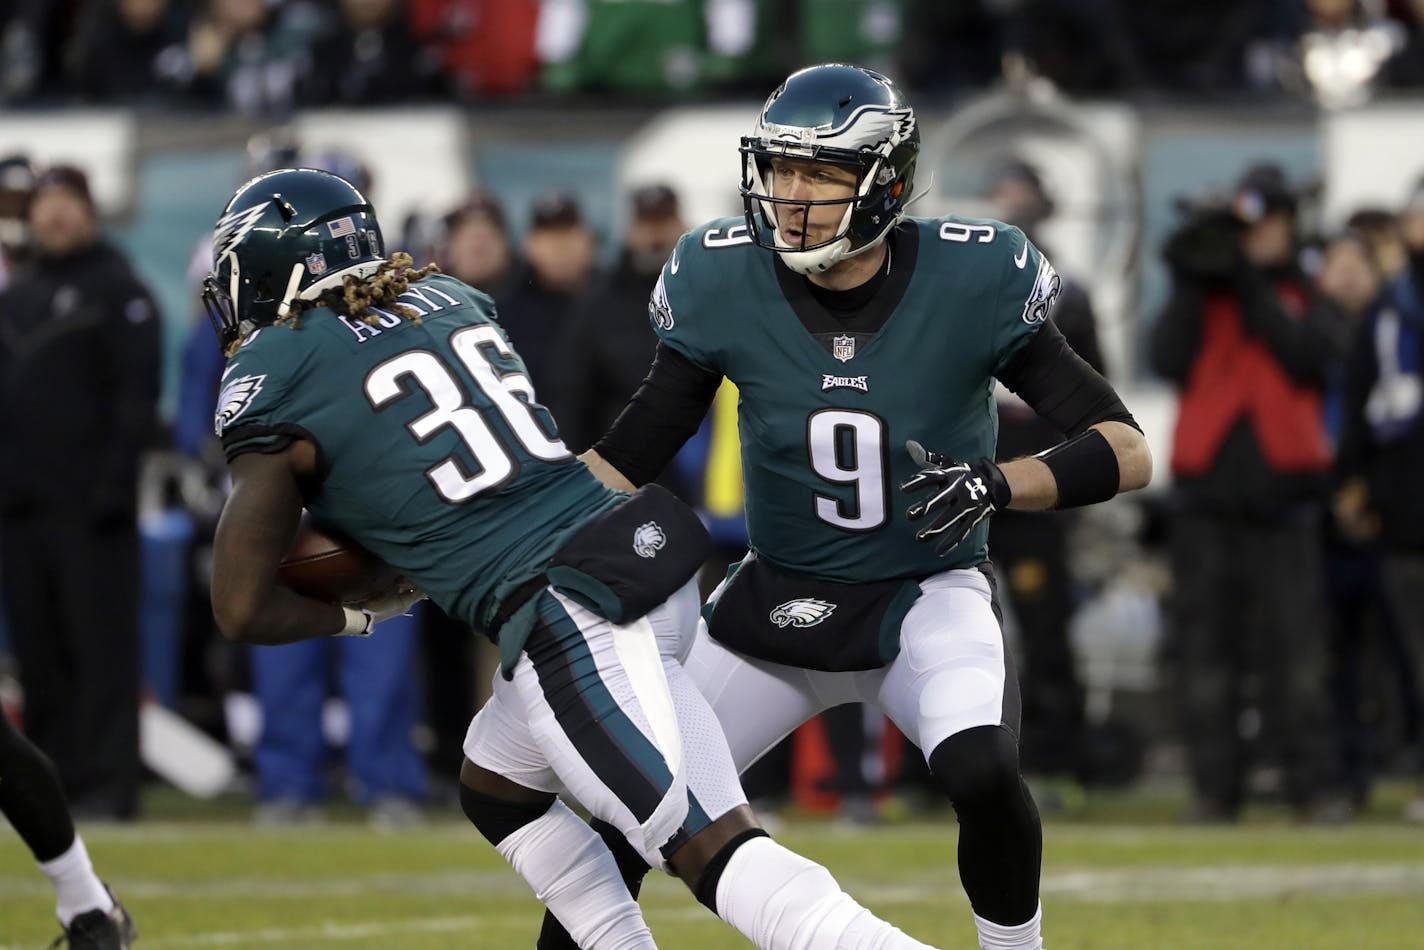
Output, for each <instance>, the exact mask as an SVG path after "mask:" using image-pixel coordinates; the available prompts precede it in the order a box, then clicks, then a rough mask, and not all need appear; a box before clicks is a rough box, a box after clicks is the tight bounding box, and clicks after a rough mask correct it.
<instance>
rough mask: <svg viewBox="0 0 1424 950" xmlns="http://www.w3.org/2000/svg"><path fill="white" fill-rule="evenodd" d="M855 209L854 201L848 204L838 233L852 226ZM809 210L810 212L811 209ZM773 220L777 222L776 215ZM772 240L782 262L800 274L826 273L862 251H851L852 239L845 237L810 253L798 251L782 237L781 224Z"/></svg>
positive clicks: (778, 224) (774, 230) (773, 232)
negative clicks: (851, 217)
mask: <svg viewBox="0 0 1424 950" xmlns="http://www.w3.org/2000/svg"><path fill="white" fill-rule="evenodd" d="M854 207H855V202H854V200H852V201H850V202H848V203H847V204H846V209H845V213H844V214H842V215H841V223H840V225H839V227H837V229H836V230H837V231H841V230H844V229H845V228H846V227H847V225H849V224H850V214H851V210H852V209H853V208H854ZM807 210H808V212H809V208H808V209H807ZM772 220H773V221H776V218H775V215H774V214H773V216H772ZM772 240H774V241H775V242H776V244H777V249H776V253H777V254H779V255H781V262H782V263H783V264H785V265H786V266H787V267H789V268H791V269H792V270H793V271H795V272H796V273H798V274H822V273H825V272H826V271H828V270H830V269H831V268H832V267H835V266H836V265H837V264H839V263H840V262H841V261H842V260H844V259H845V258H847V257H854V256H855V255H856V254H859V253H860V250H855V251H852V250H851V249H850V237H849V236H844V235H843V236H842V237H840V238H839V239H837V240H835V241H832V242H831V243H830V244H827V245H826V246H824V247H816V248H812V249H811V250H809V251H799V250H796V249H795V248H794V247H793V246H792V245H791V244H789V243H787V241H786V239H785V238H783V237H782V236H781V225H780V223H777V225H776V227H774V228H773V229H772ZM861 250H863V248H862V249H861Z"/></svg>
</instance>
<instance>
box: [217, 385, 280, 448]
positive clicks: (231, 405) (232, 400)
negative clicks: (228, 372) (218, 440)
mask: <svg viewBox="0 0 1424 950" xmlns="http://www.w3.org/2000/svg"><path fill="white" fill-rule="evenodd" d="M266 378H267V375H266V374H265V373H264V374H262V375H260V376H238V377H236V378H234V379H230V380H225V381H224V382H223V387H222V391H221V392H220V393H218V411H217V415H215V416H214V417H213V433H214V434H215V435H222V434H223V430H224V429H226V428H227V427H228V426H230V425H232V423H233V420H235V419H236V418H237V417H238V416H240V415H242V414H243V413H244V412H246V411H247V407H248V406H250V405H252V400H253V399H255V398H257V394H258V393H260V392H261V391H262V381H263V380H265V379H266Z"/></svg>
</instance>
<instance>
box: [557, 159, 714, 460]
mask: <svg viewBox="0 0 1424 950" xmlns="http://www.w3.org/2000/svg"><path fill="white" fill-rule="evenodd" d="M629 211H630V212H631V213H630V215H629V220H628V231H627V235H626V236H625V238H624V242H623V249H622V252H621V253H620V254H619V256H618V263H617V265H616V266H615V267H614V268H613V270H612V271H611V272H610V273H609V274H608V275H607V276H606V277H604V278H603V279H602V280H600V281H599V282H598V284H597V285H596V286H595V287H594V288H593V289H592V290H590V291H589V293H588V294H587V295H585V296H584V297H582V298H581V299H580V300H579V301H578V303H577V304H576V305H575V306H574V308H573V310H572V312H571V313H570V315H569V325H568V330H567V332H566V333H565V335H564V339H563V344H562V347H561V351H560V353H559V356H558V364H557V366H558V368H557V370H556V372H555V373H554V379H555V380H556V381H557V382H558V384H559V389H558V390H557V391H556V394H555V395H554V397H553V401H554V410H555V416H556V417H557V418H558V420H559V432H560V434H561V435H562V436H563V438H564V441H565V442H566V443H567V444H568V446H569V448H571V449H573V450H574V451H576V452H581V451H583V450H584V449H586V448H588V447H589V446H590V445H592V444H593V440H594V439H596V438H598V436H600V435H602V434H603V432H604V431H605V430H606V429H607V428H608V427H609V426H610V425H612V423H613V420H614V419H616V418H617V417H618V413H619V412H621V411H622V409H623V406H624V405H625V404H626V403H627V402H628V397H630V396H632V395H633V392H634V391H635V390H636V389H637V388H638V384H639V383H641V382H642V381H643V377H644V376H645V375H647V369H648V363H649V362H651V361H652V358H653V350H655V349H656V348H657V345H658V338H657V335H656V334H655V333H653V328H652V326H651V325H650V324H649V323H648V296H649V295H650V294H651V293H652V292H653V285H654V284H656V283H657V282H658V274H659V272H660V271H661V270H662V267H663V263H664V262H665V261H666V260H667V259H668V255H669V254H671V253H672V249H673V247H674V246H675V245H676V244H677V239H678V238H680V237H681V236H682V232H683V231H685V230H687V222H686V220H685V219H684V218H683V217H682V212H681V209H680V208H679V206H678V200H677V195H676V193H674V192H673V190H672V189H671V188H669V187H668V186H667V185H663V184H653V185H645V186H643V187H641V188H638V189H637V190H635V191H634V192H633V193H632V195H631V196H630V199H629ZM668 487H676V486H668Z"/></svg>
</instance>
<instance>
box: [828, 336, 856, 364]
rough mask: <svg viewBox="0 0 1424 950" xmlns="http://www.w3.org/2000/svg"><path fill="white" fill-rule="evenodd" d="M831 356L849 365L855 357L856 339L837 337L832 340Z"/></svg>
mask: <svg viewBox="0 0 1424 950" xmlns="http://www.w3.org/2000/svg"><path fill="white" fill-rule="evenodd" d="M831 355H832V356H834V357H835V358H836V359H838V360H840V361H841V362H842V363H847V362H849V361H850V358H851V357H852V356H854V355H855V337H853V336H837V337H832V338H831Z"/></svg>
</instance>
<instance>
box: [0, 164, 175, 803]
mask: <svg viewBox="0 0 1424 950" xmlns="http://www.w3.org/2000/svg"><path fill="white" fill-rule="evenodd" d="M28 220H29V225H30V229H31V234H32V236H33V239H34V242H35V245H36V248H37V257H36V261H35V264H34V267H33V268H32V269H31V270H29V271H27V272H25V273H23V274H21V275H19V276H18V277H17V278H16V280H15V281H14V283H13V284H11V286H10V287H9V288H8V289H7V290H6V291H5V292H4V294H3V295H0V341H3V342H0V387H3V402H0V404H3V405H4V406H5V411H4V412H3V413H0V457H3V458H4V459H6V460H7V463H6V464H5V465H4V467H3V469H0V516H3V517H2V518H0V561H3V563H4V565H5V570H4V573H3V590H4V599H5V607H6V610H7V611H8V615H9V621H10V630H11V632H12V635H13V638H14V643H15V655H16V659H17V660H18V661H19V664H20V681H21V684H22V685H23V687H24V690H25V704H26V705H25V711H26V723H27V726H28V729H29V733H30V736H31V737H32V738H33V739H34V741H35V743H36V744H37V745H38V746H39V747H40V748H41V749H42V750H43V751H44V752H45V753H46V754H48V755H49V757H50V758H51V759H53V760H54V763H55V766H56V767H57V768H58V770H59V775H60V779H61V782H62V783H63V786H64V789H65V793H66V794H67V795H68V796H69V798H70V800H71V802H72V803H73V805H74V810H75V812H76V814H78V815H80V816H87V817H105V818H110V819H130V818H133V817H134V816H135V814H136V813H137V810H138V789H139V777H140V771H139V750H138V691H139V642H138V639H139V638H138V620H139V617H138V609H139V604H138V597H139V591H140V589H141V588H140V584H139V577H138V563H139V551H138V530H137V523H136V515H135V505H136V485H137V479H138V463H139V452H140V450H141V449H142V447H143V446H144V445H145V444H146V443H147V442H148V440H149V437H150V435H151V433H152V429H153V426H154V422H155V410H156V402H157V398H158V364H159V320H158V315H157V312H156V310H155V307H154V303H153V299H152V297H151V295H150V294H149V292H148V289H147V288H146V287H144V286H143V284H142V283H141V282H140V281H139V280H138V278H137V277H135V276H134V274H133V272H132V271H131V270H130V269H129V264H128V262H127V261H126V260H125V259H124V257H123V256H122V255H121V254H120V253H119V252H118V251H117V250H115V249H114V248H113V247H112V246H110V245H109V244H107V243H106V242H105V241H103V240H102V238H101V236H100V233H99V222H98V213H97V211H96V209H95V206H94V202H93V200H92V198H91V197H90V193H89V185H88V181H87V180H86V178H85V176H84V173H83V172H81V171H80V170H78V169H77V168H73V167H69V166H56V167H53V168H50V169H48V170H47V171H45V172H44V173H43V174H41V175H40V176H39V178H38V180H37V181H36V184H35V188H34V192H33V194H32V196H31V199H30V204H29V209H28Z"/></svg>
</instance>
